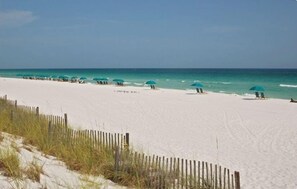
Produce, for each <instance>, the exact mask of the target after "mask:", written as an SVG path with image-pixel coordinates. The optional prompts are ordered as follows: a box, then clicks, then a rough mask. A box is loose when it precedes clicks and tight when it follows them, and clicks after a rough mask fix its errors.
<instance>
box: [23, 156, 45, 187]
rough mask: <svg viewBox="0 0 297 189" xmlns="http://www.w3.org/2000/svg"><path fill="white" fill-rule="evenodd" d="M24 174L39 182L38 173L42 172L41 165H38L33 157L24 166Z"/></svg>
mask: <svg viewBox="0 0 297 189" xmlns="http://www.w3.org/2000/svg"><path fill="white" fill-rule="evenodd" d="M24 174H25V175H26V176H27V177H28V178H29V179H30V180H33V181H35V182H40V175H41V174H43V166H41V165H39V164H38V162H37V161H36V160H35V159H34V160H33V161H32V162H30V163H29V165H28V166H27V167H26V168H25V170H24Z"/></svg>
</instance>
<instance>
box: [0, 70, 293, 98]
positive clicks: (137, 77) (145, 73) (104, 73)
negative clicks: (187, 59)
mask: <svg viewBox="0 0 297 189" xmlns="http://www.w3.org/2000/svg"><path fill="white" fill-rule="evenodd" d="M19 74H32V75H48V76H53V75H56V76H60V75H67V76H69V77H72V76H77V77H87V78H88V81H87V82H91V83H93V82H94V81H93V80H92V79H93V78H94V77H107V78H109V79H110V81H112V79H115V78H121V79H124V80H125V81H126V82H127V85H131V86H139V87H141V86H143V84H144V83H145V82H146V81H147V80H155V81H156V82H157V87H159V88H171V89H183V90H185V89H191V86H190V85H191V84H192V83H193V82H195V81H198V82H201V83H202V84H203V85H204V89H205V90H207V91H213V92H221V93H236V94H239V95H244V94H247V93H250V94H252V93H253V92H252V91H249V89H250V88H251V87H252V86H254V85H261V86H263V87H264V88H265V94H266V96H268V97H271V98H282V99H290V98H294V99H297V69H23V70H0V77H11V78H21V76H18V75H19Z"/></svg>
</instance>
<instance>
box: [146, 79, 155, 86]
mask: <svg viewBox="0 0 297 189" xmlns="http://www.w3.org/2000/svg"><path fill="white" fill-rule="evenodd" d="M145 84H147V85H156V84H157V83H156V82H155V81H153V80H149V81H147V82H145Z"/></svg>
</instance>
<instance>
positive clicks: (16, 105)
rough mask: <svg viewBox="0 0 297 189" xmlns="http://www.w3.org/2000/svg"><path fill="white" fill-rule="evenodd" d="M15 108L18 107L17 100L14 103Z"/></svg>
mask: <svg viewBox="0 0 297 189" xmlns="http://www.w3.org/2000/svg"><path fill="white" fill-rule="evenodd" d="M14 107H15V108H17V107H18V101H17V100H15V101H14Z"/></svg>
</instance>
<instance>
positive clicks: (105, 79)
mask: <svg viewBox="0 0 297 189" xmlns="http://www.w3.org/2000/svg"><path fill="white" fill-rule="evenodd" d="M93 80H94V81H108V79H107V78H105V77H96V78H94V79H93Z"/></svg>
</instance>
